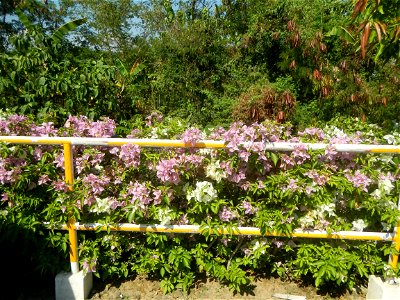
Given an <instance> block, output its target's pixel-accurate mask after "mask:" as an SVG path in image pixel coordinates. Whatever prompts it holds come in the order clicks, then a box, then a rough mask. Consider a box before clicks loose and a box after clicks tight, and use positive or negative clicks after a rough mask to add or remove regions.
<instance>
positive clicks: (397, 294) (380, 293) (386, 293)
mask: <svg viewBox="0 0 400 300" xmlns="http://www.w3.org/2000/svg"><path fill="white" fill-rule="evenodd" d="M392 282H393V284H389V283H386V282H384V281H383V280H382V277H377V276H374V275H371V276H369V281H368V293H367V299H371V300H372V299H379V300H394V299H400V284H399V282H398V281H397V282H395V281H394V280H392Z"/></svg>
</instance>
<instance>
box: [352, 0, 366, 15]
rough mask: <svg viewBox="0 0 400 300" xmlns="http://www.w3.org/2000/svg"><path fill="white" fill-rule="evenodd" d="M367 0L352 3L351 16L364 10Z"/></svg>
mask: <svg viewBox="0 0 400 300" xmlns="http://www.w3.org/2000/svg"><path fill="white" fill-rule="evenodd" d="M367 3H368V0H358V1H357V2H356V4H355V5H354V10H353V18H354V17H355V16H356V15H357V14H358V13H361V12H363V11H364V10H365V7H366V6H367Z"/></svg>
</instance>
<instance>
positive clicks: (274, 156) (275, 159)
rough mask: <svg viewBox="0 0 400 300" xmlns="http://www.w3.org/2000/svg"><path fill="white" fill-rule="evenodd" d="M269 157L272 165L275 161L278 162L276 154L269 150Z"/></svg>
mask: <svg viewBox="0 0 400 300" xmlns="http://www.w3.org/2000/svg"><path fill="white" fill-rule="evenodd" d="M270 157H271V160H272V162H273V163H274V166H276V165H277V163H278V160H279V157H278V155H276V154H275V153H273V152H271V153H270Z"/></svg>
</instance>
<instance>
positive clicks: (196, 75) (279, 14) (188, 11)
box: [0, 0, 400, 126]
mask: <svg viewBox="0 0 400 300" xmlns="http://www.w3.org/2000/svg"><path fill="white" fill-rule="evenodd" d="M2 5H3V6H4V7H3V21H4V22H3V23H4V24H3V25H2V28H3V31H4V34H2V38H3V39H2V49H3V53H2V60H1V63H2V66H1V76H0V87H1V89H0V107H1V108H3V109H4V108H12V109H14V111H17V112H21V113H32V114H34V115H37V114H39V115H43V112H52V113H54V114H56V115H57V116H59V117H60V118H61V119H63V118H65V116H66V115H68V114H69V113H72V114H80V113H81V114H86V115H89V116H92V117H95V118H98V117H99V116H109V117H113V118H115V119H118V120H123V119H129V118H131V117H132V116H133V115H134V114H136V113H141V112H151V111H153V110H159V111H161V112H163V113H164V114H168V115H175V116H179V117H183V118H186V119H188V120H189V121H190V122H192V123H197V124H202V125H207V124H214V125H223V124H228V123H229V121H230V120H232V119H234V118H241V119H243V120H246V121H247V122H251V121H260V120H263V119H265V118H269V119H277V120H279V121H291V122H292V123H294V124H295V125H299V126H306V125H308V124H310V125H312V124H317V123H323V122H326V121H328V120H330V119H332V118H334V117H336V116H337V115H347V116H355V117H359V118H361V119H363V120H368V121H370V122H374V123H379V124H385V125H388V126H390V125H391V121H392V120H395V121H398V116H397V114H396V111H397V110H398V109H399V104H398V103H399V84H400V81H399V77H400V75H399V72H400V71H399V64H398V59H399V57H398V51H399V32H400V29H399V28H400V27H399V24H398V15H399V10H398V9H396V7H397V8H398V7H400V5H398V1H396V0H390V1H389V0H386V1H377V2H374V1H367V0H359V1H355V2H354V3H353V2H352V1H339V0H337V1H336V0H335V1H325V0H318V1H313V2H312V3H310V2H309V1H302V0H301V1H289V0H287V1H272V0H271V1H267V2H266V1H261V0H248V1H222V2H213V1H176V2H175V1H143V2H142V1H140V2H139V1H138V2H135V1H126V0H119V1H105V0H104V1H90V0H85V1H80V2H79V4H78V3H77V2H76V1H67V0H64V1H60V2H59V4H57V5H55V4H52V3H51V2H50V4H47V5H46V4H42V3H39V2H37V1H24V2H23V4H21V6H20V8H21V10H22V11H23V12H24V14H25V15H26V16H27V18H28V19H29V20H30V22H32V23H33V24H35V26H34V27H30V28H27V29H26V30H25V31H21V28H23V27H22V25H21V23H19V22H17V18H16V16H17V15H16V14H15V9H16V4H15V3H14V2H7V1H6V2H4V4H2ZM13 13H14V17H12V15H13ZM83 18H84V19H85V20H86V22H85V23H84V24H81V26H79V27H78V28H76V29H75V30H74V31H71V32H70V34H69V35H67V36H66V38H64V40H62V41H54V40H52V39H50V37H51V36H52V35H53V34H54V32H55V30H56V29H57V28H59V27H60V26H61V24H62V20H64V23H65V22H69V21H70V20H71V19H83ZM366 26H367V27H368V28H370V29H369V30H370V33H368V36H366V34H367V33H365V31H366ZM358 36H360V38H361V41H362V43H361V44H360V43H359V42H358V41H359V39H358ZM360 45H361V46H360ZM13 71H14V72H15V73H13ZM271 88H272V90H271ZM257 90H258V91H262V90H264V91H265V90H269V91H270V93H269V95H270V96H271V95H280V94H282V93H285V92H286V94H288V95H290V99H289V100H287V99H286V98H285V97H279V96H278V97H274V96H271V97H269V99H267V98H268V97H264V96H265V93H264V94H263V93H261V94H263V95H264V96H260V94H258V95H257V93H259V92H257ZM254 92H256V94H254ZM260 97H261V98H263V97H264V98H265V99H264V100H263V99H261V100H259V101H258V102H257V101H256V102H257V103H263V104H261V105H254V98H258V99H260ZM61 99H62V100H61ZM245 99H247V100H245ZM245 101H247V103H244V102H245ZM243 107H247V110H246V109H242V108H243ZM255 107H256V108H257V109H255ZM238 110H239V111H238ZM232 112H233V113H232Z"/></svg>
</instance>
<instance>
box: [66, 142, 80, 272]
mask: <svg viewBox="0 0 400 300" xmlns="http://www.w3.org/2000/svg"><path fill="white" fill-rule="evenodd" d="M63 146H64V169H65V183H66V184H67V185H68V189H69V191H72V190H73V188H74V186H73V185H74V162H73V154H72V145H71V144H70V143H63ZM69 213H70V214H72V213H71V212H69ZM67 229H68V236H69V244H70V247H69V258H70V263H71V272H72V273H73V274H75V273H78V272H79V261H78V232H77V230H76V228H75V220H74V217H73V216H70V219H69V220H68V223H67Z"/></svg>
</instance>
